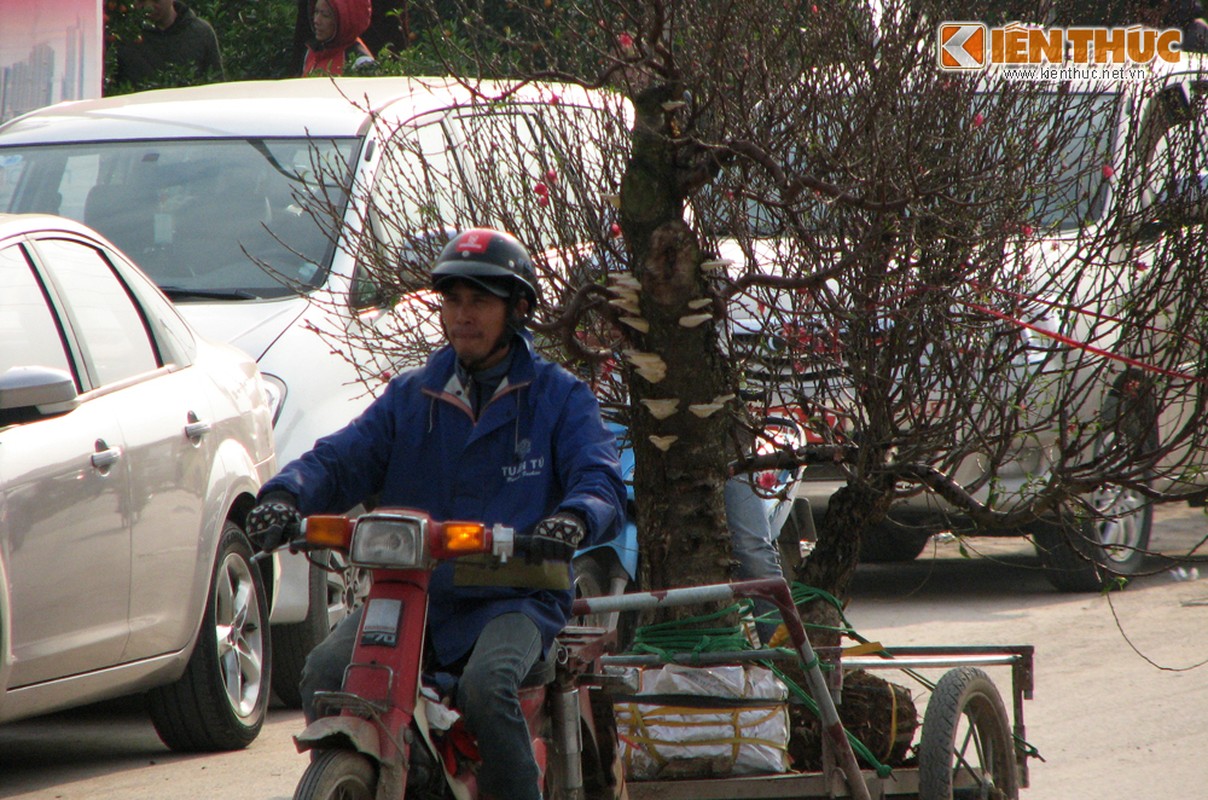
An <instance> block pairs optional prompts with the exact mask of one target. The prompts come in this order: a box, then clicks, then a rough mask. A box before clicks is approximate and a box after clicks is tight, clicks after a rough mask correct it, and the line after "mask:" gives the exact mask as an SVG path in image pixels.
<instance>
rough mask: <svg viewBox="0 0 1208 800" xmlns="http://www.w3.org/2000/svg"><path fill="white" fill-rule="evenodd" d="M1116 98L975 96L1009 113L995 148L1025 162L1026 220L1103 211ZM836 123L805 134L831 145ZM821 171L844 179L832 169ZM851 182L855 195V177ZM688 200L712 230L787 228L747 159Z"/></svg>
mask: <svg viewBox="0 0 1208 800" xmlns="http://www.w3.org/2000/svg"><path fill="white" fill-rule="evenodd" d="M1119 101H1120V96H1119V95H1118V94H1116V93H1112V92H1097V93H1073V92H1064V91H1054V92H1048V91H1027V92H1020V93H1018V94H1016V95H1011V96H1009V97H1005V98H1003V99H1002V101H1000V102H1002V103H1004V104H1005V106H1006V107H995V101H993V100H991V101H989V102H984V101H983V102H981V103H980V106H981V107H984V108H986V109H987V110H990V109H993V113H994V114H996V115H997V116H999V117H1000V118H1002V119H1010V120H1012V124H1011V125H1010V129H1009V131H1008V133H1007V134H1006V135H1005V137H1004V138H1002V139H999V140H998V142H997V143H998V145H999V146H1000V147H1001V148H1002V150H1001V151H1000V152H997V153H996V154H997V155H999V156H1001V157H1002V158H1003V166H1004V168H1010V169H1013V170H1014V169H1015V168H1017V167H1018V165H1019V164H1020V163H1023V162H1025V161H1026V162H1027V163H1029V164H1030V166H1029V168H1028V177H1027V180H1026V181H1025V183H1024V185H1023V187H1022V188H1023V190H1024V192H1025V193H1026V194H1025V196H1024V197H1023V198H1022V199H1023V200H1024V202H1025V203H1026V206H1027V207H1028V208H1030V212H1029V213H1028V214H1027V218H1028V220H1029V224H1030V225H1031V226H1032V227H1034V228H1037V229H1039V230H1045V231H1053V230H1058V231H1071V230H1076V229H1077V228H1079V227H1081V226H1082V225H1085V224H1086V223H1088V222H1094V221H1097V220H1099V219H1102V217H1103V214H1104V211H1105V209H1106V205H1107V189H1108V181H1107V178H1106V176H1105V174H1104V169H1103V167H1104V165H1105V164H1109V163H1111V155H1110V154H1111V152H1112V148H1113V146H1114V144H1115V143H1114V141H1113V136H1114V132H1115V129H1116V125H1115V123H1116V118H1117V109H1118V107H1119ZM973 116H974V114H973V112H970V114H969V117H970V118H972V117H973ZM837 127H838V126H837V124H835V125H828V124H826V121H825V120H820V121H819V122H818V124H816V125H814V126H813V127H811V129H810V131H811V135H812V136H814V137H815V138H816V139H817V140H818V141H819V142H821V143H822V144H820V145H816V149H817V148H821V150H823V151H825V150H826V148H827V147H828V146H834V145H833V144H827V143H828V142H829V143H833V142H835V141H837V138H838V134H837V133H836V130H835V129H837ZM1008 150H1009V152H1008ZM1022 152H1028V153H1031V154H1033V155H1035V154H1037V153H1043V158H1042V159H1039V160H1038V159H1036V158H1031V159H1023V158H1022V157H1021V156H1020V155H1019V153H1022ZM796 159H797V153H796V151H793V150H790V156H789V161H790V163H793V162H795V161H796ZM825 161H827V162H841V161H842V159H839V158H834V159H825ZM814 177H818V175H817V174H815V175H814ZM822 177H823V178H825V179H826V180H836V181H837V182H838V183H840V185H845V184H843V182H842V181H841V180H839V179H837V178H835V176H831V175H823V176H822ZM761 180H763V181H764V182H763V183H761ZM852 180H855V179H852ZM852 186H853V187H854V188H853V191H854V192H855V193H856V194H857V195H858V194H859V191H858V189H859V184H858V182H856V183H854V184H852ZM969 199H970V200H971V199H973V198H969ZM693 207H694V209H695V211H696V213H697V214H698V215H699V216H700V218H701V220H702V222H703V224H704V227H705V230H706V231H707V232H709V233H710V234H712V235H715V236H722V237H726V236H737V235H741V234H743V233H746V234H747V235H750V236H756V237H771V236H777V235H779V234H781V233H782V232H783V230H784V228H785V211H784V209H783V206H782V204H781V200H780V193H779V190H778V189H777V188H776V187H774V186H769V185H767V182H766V179H765V178H761V176H760V175H759V174H758V170H751V169H750V168H749V167H743V166H739V167H735V168H731V169H729V170H727V171H726V172H725V174H724V175H723V177H722V179H721V180H719V181H717V182H714V183H712V184H710V185H709V186H707V187H705V189H703V190H702V191H701V193H700V194H699V195H698V196H697V198H696V199H695V200H694V203H693ZM804 211H805V213H804V215H803V219H802V220H801V222H802V223H804V224H806V225H807V226H810V227H812V229H813V230H814V231H815V232H820V233H821V232H825V231H827V230H828V223H827V219H828V216H827V215H828V213H829V205H828V204H827V203H824V202H817V203H812V204H807V205H806V206H805V207H804ZM811 222H812V223H813V225H812V226H811V225H810V223H811Z"/></svg>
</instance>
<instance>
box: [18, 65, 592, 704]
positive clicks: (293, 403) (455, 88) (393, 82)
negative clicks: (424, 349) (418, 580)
mask: <svg viewBox="0 0 1208 800" xmlns="http://www.w3.org/2000/svg"><path fill="white" fill-rule="evenodd" d="M478 89H479V90H480V91H481V94H477V93H474V92H471V91H469V90H468V89H466V88H465V87H463V86H461V85H459V84H458V83H456V82H454V81H452V80H450V79H445V78H423V79H421V78H349V79H336V80H332V79H327V78H309V79H299V80H284V81H264V82H254V81H249V82H239V83H227V84H212V85H206V86H197V87H191V88H184V89H170V90H161V91H151V92H144V93H140V94H131V95H123V96H117V97H111V98H105V99H102V100H92V101H79V102H70V103H62V104H59V105H56V106H52V107H48V108H45V109H42V110H39V111H35V112H32V113H30V114H27V115H25V116H23V117H20V118H18V119H15V120H13V121H11V122H9V123H7V124H5V125H3V126H0V210H3V211H41V212H49V213H56V214H60V215H63V216H67V217H71V218H74V219H77V220H80V221H82V222H85V223H87V224H89V225H91V226H93V227H94V228H96V229H98V230H99V231H101V232H102V233H104V234H105V235H106V236H107V237H108V238H110V239H111V240H113V241H114V242H115V243H116V244H117V245H118V246H120V247H121V248H122V249H123V250H124V251H125V252H126V253H128V254H129V255H130V257H131V258H133V259H134V260H135V261H136V262H137V263H138V264H139V265H140V266H141V267H142V269H143V270H144V271H145V272H146V273H147V274H148V275H150V276H151V278H153V279H154V280H155V281H156V282H157V283H158V284H159V285H160V287H161V288H162V289H163V290H164V292H165V293H166V294H167V295H168V296H169V297H170V298H172V299H173V300H174V301H175V302H176V304H177V306H178V307H179V308H180V310H181V312H182V313H183V314H184V315H185V317H187V318H188V320H189V321H190V322H191V323H193V324H194V325H195V326H196V327H197V328H198V329H199V330H200V331H202V332H203V333H205V334H207V335H209V336H212V337H214V338H219V339H223V340H226V341H229V342H232V343H234V344H236V345H238V346H239V347H241V348H242V349H244V350H245V351H246V352H248V353H250V354H251V355H252V356H254V357H255V358H256V359H257V360H258V362H259V365H260V368H261V371H262V373H263V374H264V376H265V378H266V379H267V381H268V382H269V383H270V384H271V386H272V388H273V394H274V400H275V404H276V405H275V411H274V413H275V416H274V425H275V440H276V442H275V443H276V449H277V457H278V462H279V463H281V464H285V463H287V462H289V461H290V460H291V459H293V458H295V457H297V456H298V455H300V454H301V453H303V452H304V451H306V450H307V449H309V448H310V447H311V445H312V444H313V443H314V441H315V439H317V438H318V437H320V436H323V435H325V434H327V433H330V432H332V431H333V430H335V429H337V428H339V427H341V426H343V425H344V424H345V423H347V422H348V421H349V420H350V419H352V418H353V417H354V416H355V415H356V414H357V413H359V412H360V411H361V409H362V408H364V407H365V405H367V404H368V402H369V400H370V399H371V396H372V392H373V391H374V390H375V388H376V387H377V386H378V385H380V384H381V383H382V382H383V381H384V380H386V379H388V378H389V377H390V375H391V374H392V373H393V372H394V371H396V370H397V369H398V368H400V367H405V366H411V364H405V363H404V364H394V363H384V362H383V361H382V360H381V357H380V356H374V355H371V353H370V351H369V349H368V348H367V347H361V346H360V344H359V343H366V344H368V343H371V342H373V340H375V339H378V338H380V337H382V336H386V335H389V331H388V330H387V329H386V328H385V326H387V325H390V324H393V321H392V315H391V314H390V313H389V311H390V310H391V306H392V304H393V303H394V302H395V299H394V298H389V297H386V296H385V294H386V293H384V292H382V291H380V290H379V287H378V286H377V285H376V284H375V280H374V274H375V273H374V269H373V268H371V266H372V265H374V264H376V265H377V267H376V268H378V269H380V268H381V265H382V264H383V263H385V264H388V265H393V264H397V263H398V259H399V252H398V251H397V250H395V251H393V252H385V253H383V252H369V251H368V250H369V249H370V248H368V247H366V246H365V244H364V243H365V242H372V243H379V244H375V245H373V246H374V247H377V248H378V249H379V250H380V249H381V248H380V243H381V242H386V243H390V242H392V241H395V243H396V244H399V243H400V242H401V240H402V238H403V237H404V236H405V235H407V232H402V231H397V230H393V229H392V226H391V219H389V218H388V216H389V209H391V208H392V207H394V206H395V204H396V203H397V198H396V197H395V196H394V194H395V192H396V190H397V189H398V184H399V183H400V182H405V181H413V180H416V176H417V175H419V174H420V173H423V175H424V176H426V179H428V180H433V179H434V178H433V176H436V178H435V180H438V181H440V180H443V181H447V182H449V183H450V184H451V185H452V186H451V188H450V192H453V193H454V194H455V193H456V192H455V189H456V186H458V185H461V184H463V183H475V184H477V183H483V182H485V181H487V180H488V178H489V179H492V180H498V179H500V178H501V176H498V175H490V176H488V175H484V174H482V173H483V172H484V171H487V170H490V169H492V166H493V165H492V164H491V160H490V158H489V153H484V152H481V151H473V150H472V148H467V147H460V146H459V145H460V144H461V143H462V142H464V141H465V140H466V139H467V138H468V137H469V136H470V134H471V133H472V134H473V135H474V136H475V137H481V136H483V135H484V134H485V135H486V136H487V138H488V139H490V140H494V141H506V142H509V143H512V144H514V145H515V146H516V147H517V148H520V149H521V150H523V151H524V152H527V153H531V154H532V156H531V160H532V162H533V163H531V164H527V165H525V166H526V167H531V169H532V171H533V173H534V174H536V175H545V174H547V171H548V170H553V169H557V170H559V173H558V174H559V180H560V181H561V183H560V185H559V191H563V192H570V193H575V194H577V199H576V202H578V203H581V204H582V205H583V207H584V208H586V207H587V206H588V205H589V204H591V203H594V202H595V201H598V199H599V192H600V187H599V186H598V185H596V186H593V185H592V184H591V181H589V180H587V179H586V178H583V179H582V180H577V181H576V180H574V178H575V177H576V170H575V169H574V168H572V167H573V165H572V164H569V163H568V162H569V161H572V160H573V161H576V162H581V161H582V160H583V159H587V160H593V159H596V158H598V157H597V156H592V155H591V146H590V143H586V142H577V143H575V145H574V146H575V147H576V148H580V150H578V151H577V152H576V153H574V154H568V153H566V152H564V150H565V147H566V145H565V144H560V142H565V141H566V140H567V137H566V136H565V134H563V135H562V136H552V135H546V131H547V129H548V127H549V126H550V125H560V126H562V125H568V124H569V125H576V124H577V119H576V115H579V114H585V113H594V114H599V113H601V111H603V112H604V113H612V112H611V111H609V110H607V109H604V108H603V106H602V105H601V98H600V96H599V95H591V94H589V93H587V92H584V91H583V90H581V89H577V88H573V87H563V86H548V85H546V86H527V87H524V88H522V89H520V90H519V91H515V92H513V93H511V94H509V96H508V99H507V100H506V101H504V102H490V101H488V100H486V99H484V98H485V97H489V96H493V95H496V94H498V93H499V92H500V87H498V86H494V85H491V84H482V85H479V87H478ZM484 129H486V130H485V131H484ZM477 141H482V139H481V138H478V139H477ZM502 177H507V176H502ZM514 177H515V182H516V184H517V185H529V186H531V185H532V181H531V179H530V176H527V175H521V176H514ZM579 177H582V176H579ZM354 187H355V188H354ZM350 196H351V197H352V199H351V201H350V199H349V198H350ZM333 208H334V209H336V210H337V211H338V210H340V209H343V222H342V223H341V224H339V225H337V224H335V223H334V222H333V220H332V218H331V217H330V216H329V214H328V213H327V212H328V210H330V209H333ZM430 211H431V215H430V216H431V218H432V227H431V230H435V231H438V232H440V233H438V234H437V237H435V238H439V236H443V235H444V233H443V231H444V230H445V228H444V226H445V225H447V224H449V219H448V218H447V217H446V218H444V219H442V217H441V212H442V211H443V209H441V208H433V209H430ZM476 222H477V223H479V224H490V223H491V222H492V220H490V219H478V220H476ZM366 225H371V226H373V227H374V234H375V235H374V236H372V237H362V236H360V235H359V234H360V232H361V231H363V230H364V226H366ZM439 244H440V243H439V242H437V243H436V246H439ZM399 246H403V245H402V244H400V245H399ZM377 274H380V273H377ZM348 348H351V355H352V358H351V359H350V358H348V357H346V356H347V355H348V354H347V353H341V352H337V351H339V350H347V349H348ZM332 575H333V574H332V573H328V572H325V571H323V570H319V569H314V568H308V564H307V562H306V561H305V560H304V559H303V558H302V557H301V556H276V557H275V562H274V564H273V569H272V575H271V576H269V577H270V579H271V592H272V596H273V605H272V617H271V621H272V623H273V650H274V671H275V674H274V681H273V684H274V688H275V689H276V690H277V692H278V695H279V696H280V697H281V699H282V700H284V701H285V702H287V703H290V704H296V703H297V702H298V698H297V688H296V686H297V679H298V675H299V671H300V668H301V665H302V662H303V659H304V657H305V655H306V653H307V652H308V651H309V650H310V648H311V646H313V644H315V643H316V642H317V641H319V640H320V639H321V638H322V637H323V636H325V635H326V632H327V630H328V629H329V626H330V624H332V621H333V620H334V619H336V618H338V616H339V615H341V614H343V613H345V608H346V607H347V605H348V604H349V603H350V602H351V598H350V597H347V596H346V595H347V593H348V592H351V591H352V590H351V589H348V590H346V587H345V586H344V582H343V581H342V580H340V579H339V578H338V576H337V577H333V576H332Z"/></svg>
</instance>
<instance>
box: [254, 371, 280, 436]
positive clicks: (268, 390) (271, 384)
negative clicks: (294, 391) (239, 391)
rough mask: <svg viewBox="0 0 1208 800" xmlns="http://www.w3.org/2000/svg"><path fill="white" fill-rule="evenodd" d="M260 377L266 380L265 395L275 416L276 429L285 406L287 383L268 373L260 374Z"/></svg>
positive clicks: (270, 410)
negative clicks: (282, 408)
mask: <svg viewBox="0 0 1208 800" xmlns="http://www.w3.org/2000/svg"><path fill="white" fill-rule="evenodd" d="M260 377H262V378H264V393H265V394H266V395H268V408H269V412H270V413H271V414H272V415H273V426H274V427H276V425H277V418H278V417H280V416H281V407H282V406H283V405H285V395H286V389H285V381H283V380H281V379H280V378H278V377H277V376H276V375H270V374H269V373H267V372H262V373H260Z"/></svg>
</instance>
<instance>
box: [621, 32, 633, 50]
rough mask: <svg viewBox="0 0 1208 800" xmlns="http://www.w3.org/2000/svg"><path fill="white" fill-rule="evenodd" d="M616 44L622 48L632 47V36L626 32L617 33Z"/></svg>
mask: <svg viewBox="0 0 1208 800" xmlns="http://www.w3.org/2000/svg"><path fill="white" fill-rule="evenodd" d="M617 44H619V45H620V46H621V49H622V50H629V49H631V48H632V47H633V37H632V36H631V35H629V34H628V33H619V34H617Z"/></svg>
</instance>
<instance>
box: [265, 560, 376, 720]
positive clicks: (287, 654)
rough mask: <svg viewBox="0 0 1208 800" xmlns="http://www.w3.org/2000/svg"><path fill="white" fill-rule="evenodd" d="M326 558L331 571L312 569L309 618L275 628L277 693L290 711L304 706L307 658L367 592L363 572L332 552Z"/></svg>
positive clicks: (274, 655) (274, 651)
mask: <svg viewBox="0 0 1208 800" xmlns="http://www.w3.org/2000/svg"><path fill="white" fill-rule="evenodd" d="M315 557H316V558H319V557H321V555H320V554H316V556H315ZM326 558H327V562H326V563H327V565H328V567H330V569H324V568H323V567H320V566H314V565H312V566H311V568H310V588H309V591H310V602H309V603H308V604H307V609H308V610H307V612H306V619H304V620H302V621H301V622H297V623H292V624H289V625H274V626H273V629H272V630H273V633H272V635H273V691H274V692H275V693H276V695H277V699H278V700H280V701H281V703H282V704H283V705H285V706H286V707H287V708H301V707H302V693H301V690H300V689H299V684H300V682H301V680H302V667H303V665H305V664H306V656H307V655H308V654H309V653H310V651H311V650H313V649H314V647H315V645H317V644H318V643H319V642H321V641H323V640H324V639H325V638H327V634H328V633H330V632H331V629H332V628H334V627H335V626H336V624H337V623H338V622H339V621H340V620H342V619H344V617H346V616H348V615H349V614H350V613H352V609H353V608H354V607H355V606H356V605H357V604H358V603H359V602H361V600H363V599H364V593H365V591H366V590H367V587H364V586H362V584H363V582H364V579H363V578H361V577H359V576H360V571H359V570H358V571H357V572H356V573H352V572H351V571H350V570H349V569H348V568H347V567H346V566H345V565H344V564H343V562H342V561H341V560H340V558H339V556H338V555H336V554H335V553H332V552H331V551H328V553H327V556H326Z"/></svg>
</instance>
